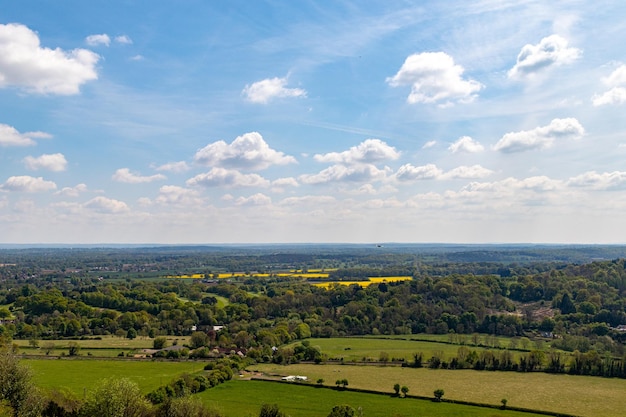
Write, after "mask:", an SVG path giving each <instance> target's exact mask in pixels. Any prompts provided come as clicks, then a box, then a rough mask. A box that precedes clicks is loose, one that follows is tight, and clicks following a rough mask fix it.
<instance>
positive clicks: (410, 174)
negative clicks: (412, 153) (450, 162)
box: [395, 164, 443, 181]
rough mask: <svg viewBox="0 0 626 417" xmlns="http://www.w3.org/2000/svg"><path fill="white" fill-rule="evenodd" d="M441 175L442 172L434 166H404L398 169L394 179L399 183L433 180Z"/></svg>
mask: <svg viewBox="0 0 626 417" xmlns="http://www.w3.org/2000/svg"><path fill="white" fill-rule="evenodd" d="M442 174H443V171H442V170H440V169H439V168H437V166H436V165H434V164H427V165H422V166H414V165H411V164H404V165H402V166H401V167H400V168H399V169H398V171H397V172H396V175H395V177H396V178H397V179H398V180H399V181H415V180H433V179H436V178H439V177H440V176H441V175H442Z"/></svg>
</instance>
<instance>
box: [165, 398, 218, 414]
mask: <svg viewBox="0 0 626 417" xmlns="http://www.w3.org/2000/svg"><path fill="white" fill-rule="evenodd" d="M157 416H158V417H220V414H219V412H217V411H216V410H211V409H208V408H206V406H205V405H204V404H203V403H202V401H200V400H199V399H198V398H196V397H191V396H184V397H180V398H172V399H170V400H169V401H166V402H165V403H163V404H162V405H161V406H160V407H159V411H158V413H157Z"/></svg>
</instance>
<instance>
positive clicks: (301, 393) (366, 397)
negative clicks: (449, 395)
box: [198, 381, 537, 417]
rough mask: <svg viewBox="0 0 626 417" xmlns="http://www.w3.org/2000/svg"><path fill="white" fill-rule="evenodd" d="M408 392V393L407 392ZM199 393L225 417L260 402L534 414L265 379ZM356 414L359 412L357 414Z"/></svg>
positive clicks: (480, 415) (485, 415)
mask: <svg viewBox="0 0 626 417" xmlns="http://www.w3.org/2000/svg"><path fill="white" fill-rule="evenodd" d="M409 394H410V393H409ZM198 396H199V397H200V398H201V399H202V400H203V401H204V402H205V403H206V404H207V405H209V406H210V407H213V408H215V409H217V410H219V411H220V412H221V413H222V414H223V415H226V416H228V417H249V416H255V415H258V414H259V409H260V408H261V405H263V404H278V406H279V408H280V410H281V411H283V412H284V413H285V414H286V415H289V416H292V417H320V416H326V415H328V414H329V413H330V411H331V410H332V408H333V407H334V406H335V405H339V404H348V405H350V406H352V407H353V408H354V409H356V410H358V409H359V408H360V409H361V411H362V413H363V414H362V415H364V416H389V417H394V416H395V417H401V416H431V417H448V416H464V417H536V416H537V414H531V413H520V412H514V411H510V410H507V411H503V410H497V409H491V408H481V407H472V406H466V405H458V404H449V403H435V402H432V401H428V400H418V399H412V398H394V397H391V396H390V395H376V394H367V393H359V392H351V391H338V390H334V389H321V388H316V387H314V386H302V385H292V384H279V383H273V382H266V381H230V382H227V383H225V384H222V385H218V386H217V387H215V388H212V389H209V390H207V391H204V392H202V393H200V394H198ZM357 415H358V414H357Z"/></svg>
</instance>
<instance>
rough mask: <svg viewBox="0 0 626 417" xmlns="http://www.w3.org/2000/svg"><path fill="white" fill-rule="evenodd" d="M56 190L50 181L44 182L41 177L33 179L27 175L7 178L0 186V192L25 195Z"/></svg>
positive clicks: (55, 186)
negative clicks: (22, 193) (14, 192)
mask: <svg viewBox="0 0 626 417" xmlns="http://www.w3.org/2000/svg"><path fill="white" fill-rule="evenodd" d="M56 188H57V185H56V184H55V183H54V182H52V181H46V180H44V179H43V178H42V177H37V178H35V177H30V176H28V175H21V176H15V177H9V179H7V181H6V182H5V183H4V184H2V185H0V190H5V191H17V192H25V193H38V192H42V191H50V190H56Z"/></svg>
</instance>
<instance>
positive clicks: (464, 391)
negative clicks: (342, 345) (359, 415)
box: [250, 364, 626, 417]
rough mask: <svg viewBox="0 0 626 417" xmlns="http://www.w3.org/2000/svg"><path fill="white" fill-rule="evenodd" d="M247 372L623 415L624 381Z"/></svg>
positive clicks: (366, 369) (454, 373) (296, 368)
mask: <svg viewBox="0 0 626 417" xmlns="http://www.w3.org/2000/svg"><path fill="white" fill-rule="evenodd" d="M250 369H252V370H255V371H259V372H264V373H266V374H273V375H306V376H307V377H308V378H309V380H311V381H317V380H318V379H320V378H321V379H324V381H325V384H326V385H331V386H332V385H334V383H335V381H336V380H338V379H339V380H341V379H344V378H345V379H347V380H348V381H349V387H352V388H361V389H367V390H375V391H381V392H389V393H392V392H393V390H392V387H393V385H394V384H395V383H399V384H401V385H406V386H408V387H409V389H410V391H409V393H410V394H414V395H420V396H429V397H432V394H433V391H434V390H436V389H439V388H442V389H444V390H445V398H448V399H453V400H462V401H471V402H479V403H485V404H494V405H497V404H499V403H500V400H501V399H502V398H506V399H507V400H508V404H509V405H511V406H517V407H525V408H530V409H535V410H544V411H553V412H561V413H570V414H574V415H580V416H588V417H616V416H620V415H624V413H625V412H626V405H625V404H624V402H623V393H624V392H626V381H625V380H616V379H606V378H595V377H577V376H569V375H548V374H544V373H517V372H488V371H473V370H431V369H424V368H421V369H412V368H400V367H380V366H341V365H330V366H329V365H306V364H300V365H288V366H276V365H265V364H259V365H254V366H251V367H250ZM600 399H601V400H600Z"/></svg>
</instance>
